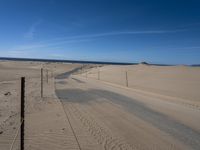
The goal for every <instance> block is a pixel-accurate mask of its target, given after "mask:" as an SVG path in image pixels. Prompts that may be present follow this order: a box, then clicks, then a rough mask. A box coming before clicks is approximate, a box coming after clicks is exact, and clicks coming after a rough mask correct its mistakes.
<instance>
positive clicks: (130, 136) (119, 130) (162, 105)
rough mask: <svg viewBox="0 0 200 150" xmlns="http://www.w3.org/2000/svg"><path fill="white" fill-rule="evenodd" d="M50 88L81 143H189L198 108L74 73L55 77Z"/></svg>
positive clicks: (199, 133) (196, 131) (195, 136)
mask: <svg viewBox="0 0 200 150" xmlns="http://www.w3.org/2000/svg"><path fill="white" fill-rule="evenodd" d="M56 94H57V96H58V97H59V98H60V99H61V101H62V104H63V106H64V109H65V112H66V115H67V116H68V118H69V122H70V123H71V125H72V130H74V136H75V137H76V139H77V142H78V144H79V146H80V148H81V149H141V150H148V149H159V150H161V149H162V150H165V149H166V150H173V149H174V150H175V149H180V150H183V149H187V150H188V149H194V150H198V149H199V147H200V128H199V127H198V125H199V124H200V117H199V116H200V115H199V114H200V111H199V110H198V109H193V108H189V107H187V106H184V105H180V104H178V103H174V102H169V101H165V100H162V99H158V98H154V97H152V96H151V97H147V96H143V95H141V94H138V93H134V92H133V91H129V90H127V89H123V88H117V87H113V86H111V85H106V84H104V83H102V82H101V81H97V80H92V79H84V78H82V77H79V76H73V77H69V78H67V79H61V78H60V79H57V83H56Z"/></svg>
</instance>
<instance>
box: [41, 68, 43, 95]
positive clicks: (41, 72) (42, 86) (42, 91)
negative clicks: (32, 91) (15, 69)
mask: <svg viewBox="0 0 200 150" xmlns="http://www.w3.org/2000/svg"><path fill="white" fill-rule="evenodd" d="M41 98H43V68H41Z"/></svg>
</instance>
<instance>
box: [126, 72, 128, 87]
mask: <svg viewBox="0 0 200 150" xmlns="http://www.w3.org/2000/svg"><path fill="white" fill-rule="evenodd" d="M126 86H127V87H128V73H127V71H126Z"/></svg>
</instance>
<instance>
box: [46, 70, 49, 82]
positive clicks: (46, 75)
mask: <svg viewBox="0 0 200 150" xmlns="http://www.w3.org/2000/svg"><path fill="white" fill-rule="evenodd" d="M46 71H47V72H46V76H47V83H48V82H49V81H48V80H49V75H48V69H47V70H46Z"/></svg>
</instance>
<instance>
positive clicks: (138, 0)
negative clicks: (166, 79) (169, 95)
mask: <svg viewBox="0 0 200 150" xmlns="http://www.w3.org/2000/svg"><path fill="white" fill-rule="evenodd" d="M0 57H23V58H46V59H73V60H92V61H117V62H140V61H147V62H152V63H167V64H197V63H198V64H200V1H199V0H0Z"/></svg>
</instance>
